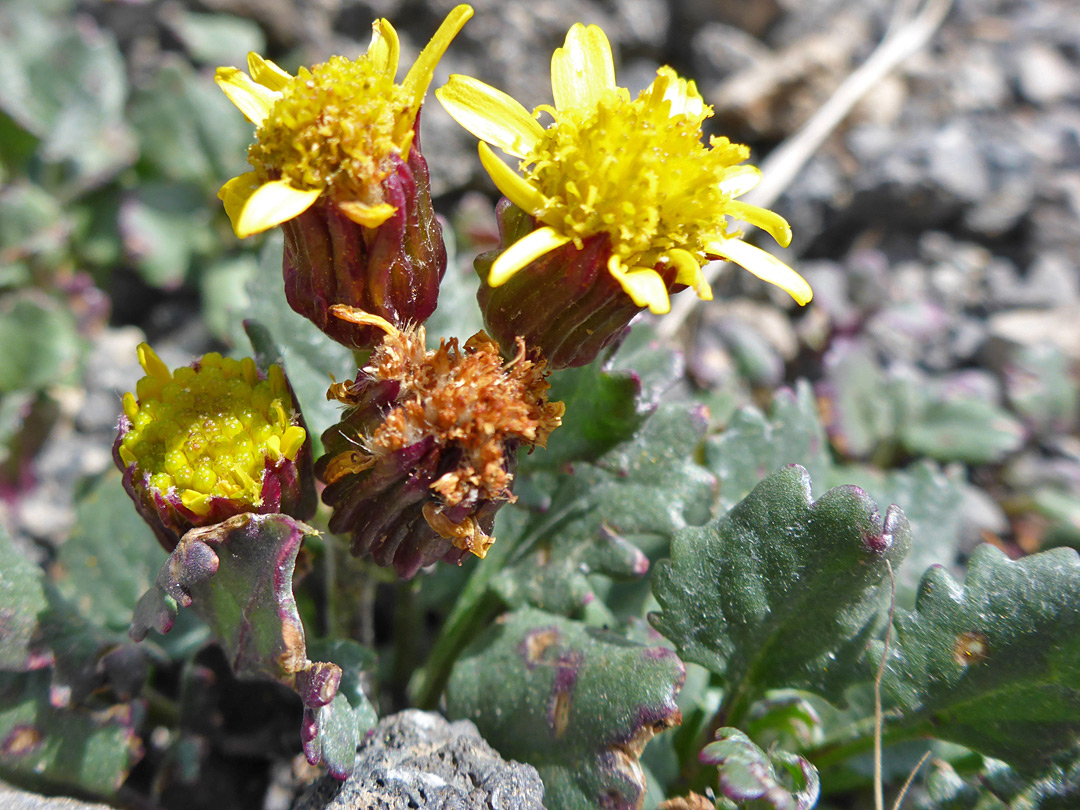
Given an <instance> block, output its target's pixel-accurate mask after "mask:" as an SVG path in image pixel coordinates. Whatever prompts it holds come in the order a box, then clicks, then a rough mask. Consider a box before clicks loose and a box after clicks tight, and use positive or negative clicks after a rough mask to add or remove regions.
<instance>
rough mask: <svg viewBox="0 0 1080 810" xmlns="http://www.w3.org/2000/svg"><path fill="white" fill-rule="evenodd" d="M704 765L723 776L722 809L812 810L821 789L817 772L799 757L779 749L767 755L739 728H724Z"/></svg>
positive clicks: (705, 754)
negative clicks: (715, 769)
mask: <svg viewBox="0 0 1080 810" xmlns="http://www.w3.org/2000/svg"><path fill="white" fill-rule="evenodd" d="M701 761H702V762H704V763H705V764H707V765H715V766H716V768H717V770H718V771H719V772H720V786H719V787H720V795H721V796H722V797H723V798H722V799H721V800H720V803H719V804H718V805H717V807H719V808H723V809H724V810H727V808H736V807H753V808H761V809H762V810H765V808H773V810H810V808H811V807H813V806H814V805H815V804H817V800H818V795H819V794H820V792H821V785H820V783H819V781H818V774H817V770H815V768H814V766H813V765H811V764H810V763H809V762H807V761H806V760H805V759H803V758H802V757H800V756H796V755H795V754H792V753H789V752H787V751H783V750H781V749H778V748H773V749H771V750H770V751H769V752H768V753H766V752H764V751H762V750H761V749H760V748H758V747H757V746H756V745H754V743H753V741H752V740H751V739H750V738H749V737H747V736H746V735H745V734H743V733H742V732H741V731H739V730H738V729H737V728H721V729H720V730H718V731H717V732H716V741H715V742H711V743H709V744H708V745H707V746H705V748H704V750H703V751H702V752H701Z"/></svg>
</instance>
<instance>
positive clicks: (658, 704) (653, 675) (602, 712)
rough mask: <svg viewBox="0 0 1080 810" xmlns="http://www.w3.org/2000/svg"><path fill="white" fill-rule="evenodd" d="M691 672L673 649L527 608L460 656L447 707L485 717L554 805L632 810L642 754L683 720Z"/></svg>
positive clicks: (564, 809) (640, 785)
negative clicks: (681, 705)
mask: <svg viewBox="0 0 1080 810" xmlns="http://www.w3.org/2000/svg"><path fill="white" fill-rule="evenodd" d="M684 678H685V670H684V669H683V665H682V663H681V662H680V661H679V659H678V658H676V657H675V654H674V653H672V652H671V650H669V649H667V648H665V647H658V646H654V647H647V646H644V645H640V644H636V643H634V642H631V641H627V640H626V639H624V638H622V637H621V636H617V635H615V634H613V633H608V632H604V631H600V630H597V629H595V628H591V627H587V626H585V625H583V624H581V623H579V622H575V621H572V620H569V619H564V618H561V617H559V616H554V615H551V614H548V613H544V612H541V611H537V610H533V609H529V608H526V609H523V610H519V611H516V612H514V613H510V614H507V615H506V616H504V617H503V618H502V619H500V621H499V622H498V623H497V624H496V625H495V626H493V627H492V628H491V629H490V630H489V631H488V632H487V633H485V634H484V635H483V637H481V638H480V639H479V640H478V641H477V642H476V644H475V645H474V646H473V647H472V648H471V649H470V650H469V651H468V652H467V653H466V654H465V655H464V656H463V657H462V658H461V659H460V660H459V661H458V663H457V665H456V666H455V667H454V671H453V673H452V674H451V677H450V684H449V687H448V689H447V714H448V715H449V716H450V717H451V718H462V717H464V718H468V719H469V720H472V721H473V722H474V723H476V725H477V727H478V728H479V730H480V733H481V735H483V737H484V739H486V740H487V741H488V742H489V743H491V744H492V745H493V746H494V747H495V748H496V749H498V751H499V752H500V753H501V754H502V755H503V756H504V757H506V758H508V759H517V760H522V761H524V762H528V763H530V764H532V765H534V766H535V767H536V768H537V770H538V771H539V772H540V776H541V778H542V779H543V780H544V787H545V804H546V805H547V806H549V807H558V808H561V810H585V809H586V808H600V807H605V808H632V807H637V806H639V802H640V801H641V800H642V798H643V795H644V791H645V778H644V774H643V773H642V770H641V766H640V763H639V762H638V757H639V756H640V754H641V750H642V748H643V747H644V746H645V744H646V742H647V741H648V740H649V739H650V738H651V737H652V736H653V735H654V734H656V733H657V732H659V731H662V730H663V729H664V728H667V727H669V726H671V725H674V724H676V723H678V722H679V720H680V714H679V710H678V708H677V707H676V704H675V698H676V696H677V695H678V692H679V689H680V688H681V686H682V683H683V679H684Z"/></svg>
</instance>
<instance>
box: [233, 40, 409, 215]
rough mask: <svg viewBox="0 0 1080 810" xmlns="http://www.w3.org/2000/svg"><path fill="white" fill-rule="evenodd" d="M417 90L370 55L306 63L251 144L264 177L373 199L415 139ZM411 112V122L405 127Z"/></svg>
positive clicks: (339, 195) (336, 194)
mask: <svg viewBox="0 0 1080 810" xmlns="http://www.w3.org/2000/svg"><path fill="white" fill-rule="evenodd" d="M412 104H413V99H412V96H411V94H410V93H409V92H407V91H406V90H405V89H403V88H402V87H400V86H398V85H396V84H394V77H393V76H392V75H388V73H387V72H386V71H385V70H384V69H383V68H382V66H380V65H378V64H377V63H376V62H375V61H374V60H373V59H372V58H371V57H370V56H369V55H368V54H364V55H362V56H360V57H359V58H358V59H355V60H351V59H346V58H345V57H343V56H332V57H330V59H329V60H328V61H327V62H324V63H323V64H321V65H315V66H313V67H312V68H311V69H310V70H308V69H307V68H300V71H299V73H298V74H297V76H296V77H295V78H292V79H290V80H289V81H288V83H287V84H286V85H285V86H284V87H283V88H282V90H281V97H280V98H278V99H277V101H276V102H275V103H274V105H273V107H271V109H270V112H269V114H268V115H267V116H266V119H265V120H264V121H263V122H262V125H261V126H260V127H259V128H258V130H257V131H256V133H255V135H256V138H257V143H255V144H253V145H252V146H251V148H250V149H249V150H248V161H249V162H250V163H251V165H252V166H254V167H255V169H256V171H257V172H258V174H259V176H260V179H262V180H263V181H264V182H265V181H266V180H272V179H273V180H276V179H283V180H287V181H288V182H289V184H290V185H291V186H293V187H294V188H298V189H328V190H329V191H330V193H331V195H332V196H334V197H335V198H337V199H340V200H359V201H361V202H370V203H377V202H380V201H379V200H368V199H366V197H367V196H368V195H370V194H371V189H372V188H374V187H376V186H377V185H378V184H379V182H380V181H382V179H383V178H384V177H386V175H387V174H388V173H389V172H390V170H391V168H392V167H391V164H390V163H389V162H388V160H387V158H389V157H390V156H391V155H393V154H398V155H401V156H402V157H403V158H404V157H405V156H407V155H408V153H409V147H410V146H411V144H412V121H413V120H414V119H415V117H416V112H417V111H416V110H415V109H412V108H411V106H412ZM403 118H406V119H407V123H408V126H407V127H403V126H402V125H401V119H403Z"/></svg>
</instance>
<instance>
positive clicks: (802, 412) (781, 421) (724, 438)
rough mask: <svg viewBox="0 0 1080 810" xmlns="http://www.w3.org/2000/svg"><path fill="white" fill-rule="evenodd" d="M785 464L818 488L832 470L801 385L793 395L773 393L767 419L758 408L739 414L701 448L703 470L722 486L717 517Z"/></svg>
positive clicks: (812, 404) (810, 396)
mask: <svg viewBox="0 0 1080 810" xmlns="http://www.w3.org/2000/svg"><path fill="white" fill-rule="evenodd" d="M787 464H801V465H802V466H803V467H804V468H805V469H806V470H807V472H809V474H810V479H811V481H817V482H818V483H819V485H820V484H821V483H822V482H824V481H827V480H829V474H830V472H831V470H832V460H831V459H830V457H829V442H828V438H827V437H826V435H825V428H824V427H822V424H821V420H820V419H819V418H818V412H817V403H816V401H815V399H814V392H813V389H812V388H811V387H810V384H809V383H807V382H806V381H804V380H800V381H799V383H798V384H797V385H796V387H795V390H794V391H791V390H788V389H780V390H779V391H777V392H776V393H775V394H774V395H773V400H772V406H771V408H770V410H769V415H768V416H767V417H766V416H765V415H764V414H763V413H762V412H761V411H759V410H758V409H757V408H753V407H746V408H740V409H739V410H738V411H737V412H736V414H735V415H734V416H733V417H732V419H731V421H730V422H729V423H728V425H727V427H726V428H725V429H724V431H723V432H722V433H719V434H718V435H716V436H711V437H710V438H709V439H708V440H707V441H706V442H705V465H706V466H707V467H708V468H709V469H710V470H712V472H713V473H715V475H716V477H717V479H719V481H720V498H719V506H720V511H721V512H726V511H728V510H729V509H731V508H732V507H733V506H735V504H737V503H738V502H739V501H741V500H742V499H743V498H745V497H746V496H747V495H749V494H750V491H751V490H752V489H753V488H754V487H756V486H757V484H758V482H759V481H761V480H762V479H763V478H765V476H766V475H768V474H769V473H772V472H773V471H775V470H777V469H779V468H780V467H783V466H785V465H787Z"/></svg>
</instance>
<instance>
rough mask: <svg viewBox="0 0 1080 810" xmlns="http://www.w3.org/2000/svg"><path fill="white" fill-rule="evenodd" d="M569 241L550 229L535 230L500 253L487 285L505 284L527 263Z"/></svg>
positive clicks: (492, 267)
mask: <svg viewBox="0 0 1080 810" xmlns="http://www.w3.org/2000/svg"><path fill="white" fill-rule="evenodd" d="M569 241H570V237H568V236H560V235H559V234H557V233H555V231H554V229H552V228H537V229H536V230H535V231H533V232H532V233H530V234H528V235H527V236H524V237H522V238H521V239H518V240H517V241H516V242H514V244H512V245H511V246H510V247H508V248H507V249H506V250H504V251H503V252H502V255H501V256H499V258H497V259H496V260H495V262H494V263H493V264H492V265H491V273H490V274H489V275H488V284H489V285H491V286H492V287H498V286H499V285H500V284H505V283H506V282H507V281H508V280H509V279H510V277H511V276H513V275H514V273H516V272H517V271H518V270H520V269H521V268H523V267H525V265H527V264H529V262H531V261H533V260H534V259H539V258H540V257H541V256H543V255H544V254H545V253H547V252H548V251H551V250H554V249H555V248H557V247H562V246H563V245H565V244H566V243H567V242H569Z"/></svg>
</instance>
